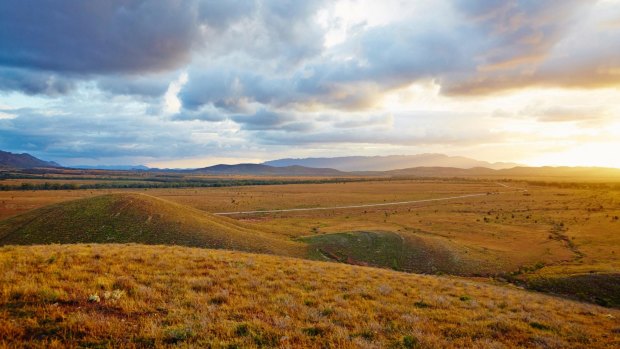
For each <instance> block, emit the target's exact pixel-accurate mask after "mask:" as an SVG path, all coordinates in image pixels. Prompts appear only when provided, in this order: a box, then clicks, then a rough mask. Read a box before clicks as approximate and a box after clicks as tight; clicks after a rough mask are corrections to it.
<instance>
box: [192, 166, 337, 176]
mask: <svg viewBox="0 0 620 349" xmlns="http://www.w3.org/2000/svg"><path fill="white" fill-rule="evenodd" d="M188 172H192V173H200V174H230V175H275V176H341V175H345V174H346V173H344V172H341V171H338V170H334V169H331V168H309V167H304V166H284V167H275V166H269V165H264V164H237V165H215V166H209V167H203V168H199V169H195V170H189V171H188Z"/></svg>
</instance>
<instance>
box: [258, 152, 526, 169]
mask: <svg viewBox="0 0 620 349" xmlns="http://www.w3.org/2000/svg"><path fill="white" fill-rule="evenodd" d="M263 164H264V165H269V166H275V167H285V166H305V167H320V168H333V169H336V170H340V171H391V170H398V169H404V168H412V167H454V168H463V169H469V168H475V167H486V168H490V169H494V170H499V169H506V168H512V167H517V166H520V165H519V164H516V163H509V162H494V163H491V162H487V161H480V160H474V159H470V158H466V157H462V156H448V155H444V154H417V155H389V156H343V157H335V158H305V159H279V160H272V161H266V162H264V163H263Z"/></svg>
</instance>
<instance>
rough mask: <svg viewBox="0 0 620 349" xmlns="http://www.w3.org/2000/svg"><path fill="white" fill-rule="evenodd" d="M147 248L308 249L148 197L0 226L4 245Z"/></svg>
mask: <svg viewBox="0 0 620 349" xmlns="http://www.w3.org/2000/svg"><path fill="white" fill-rule="evenodd" d="M114 242H116V243H129V242H131V243H142V244H167V245H183V246H194V247H210V248H227V249H235V250H242V251H253V252H263V253H278V254H286V255H292V256H296V255H300V256H303V255H304V253H305V248H304V245H303V244H301V243H295V242H292V241H286V240H283V239H281V238H279V237H278V236H275V235H272V234H269V233H265V232H262V231H258V230H256V229H252V228H248V227H246V226H244V225H242V224H241V223H237V222H235V221H233V220H231V219H228V218H224V217H216V216H213V215H210V214H208V213H205V212H203V211H200V210H196V209H193V208H191V207H187V206H183V205H179V204H176V203H173V202H169V201H166V200H162V199H158V198H155V197H152V196H147V195H142V194H129V193H126V194H110V195H102V196H97V197H92V198H86V199H80V200H75V201H70V202H64V203H60V204H56V205H51V206H47V207H43V208H40V209H36V210H33V211H29V212H27V213H25V214H22V215H19V216H16V217H13V218H10V219H7V220H4V221H2V222H0V245H8V244H17V245H30V244H51V243H59V244H63V243H114Z"/></svg>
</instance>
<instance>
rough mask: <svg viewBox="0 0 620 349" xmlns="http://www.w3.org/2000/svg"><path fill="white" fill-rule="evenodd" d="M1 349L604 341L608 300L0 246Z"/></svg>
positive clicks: (104, 251) (611, 323)
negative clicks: (585, 300)
mask: <svg viewBox="0 0 620 349" xmlns="http://www.w3.org/2000/svg"><path fill="white" fill-rule="evenodd" d="M0 277H1V279H2V282H1V283H0V285H1V286H0V309H1V311H0V347H16V346H24V347H32V348H60V347H63V348H64V347H78V346H79V347H91V348H92V347H134V348H135V347H152V346H181V347H214V348H246V347H247V348H258V347H307V348H438V347H442V348H514V347H541V348H611V347H615V346H618V345H620V338H619V336H620V325H619V323H618V320H617V319H618V317H620V312H618V311H617V310H611V309H605V308H601V307H598V306H595V305H588V304H584V303H578V302H574V301H569V300H562V299H558V298H554V297H549V296H545V295H541V294H535V293H531V292H527V291H523V290H519V289H515V288H508V287H505V286H501V287H500V286H493V285H489V284H481V283H476V282H472V281H468V280H465V279H459V278H452V277H437V276H423V275H415V274H408V273H401V272H394V271H389V270H382V269H375V268H367V267H360V266H350V265H343V264H336V263H325V262H312V261H303V260H300V259H291V258H282V257H276V256H267V255H259V254H247V253H241V252H230V251H215V250H206V249H196V248H181V247H163V246H145V245H51V246H33V247H3V248H0Z"/></svg>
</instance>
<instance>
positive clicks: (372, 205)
mask: <svg viewBox="0 0 620 349" xmlns="http://www.w3.org/2000/svg"><path fill="white" fill-rule="evenodd" d="M496 184H498V185H500V186H502V187H504V188H509V189H515V190H517V191H527V190H526V189H523V188H515V187H511V186H508V185H506V184H503V183H496ZM495 193H497V194H503V193H514V191H509V192H508V191H504V192H495ZM495 193H493V194H495ZM490 194H491V193H473V194H465V195H458V196H449V197H443V198H436V199H423V200H411V201H395V202H382V203H378V204H362V205H347V206H331V207H307V208H288V209H279V210H258V211H236V212H217V213H213V214H215V215H218V216H234V215H243V214H260V213H279V212H302V211H325V210H343V209H350V208H366V207H381V206H396V205H406V204H418V203H425V202H437V201H450V200H458V199H465V198H473V197H478V196H487V195H490Z"/></svg>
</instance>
